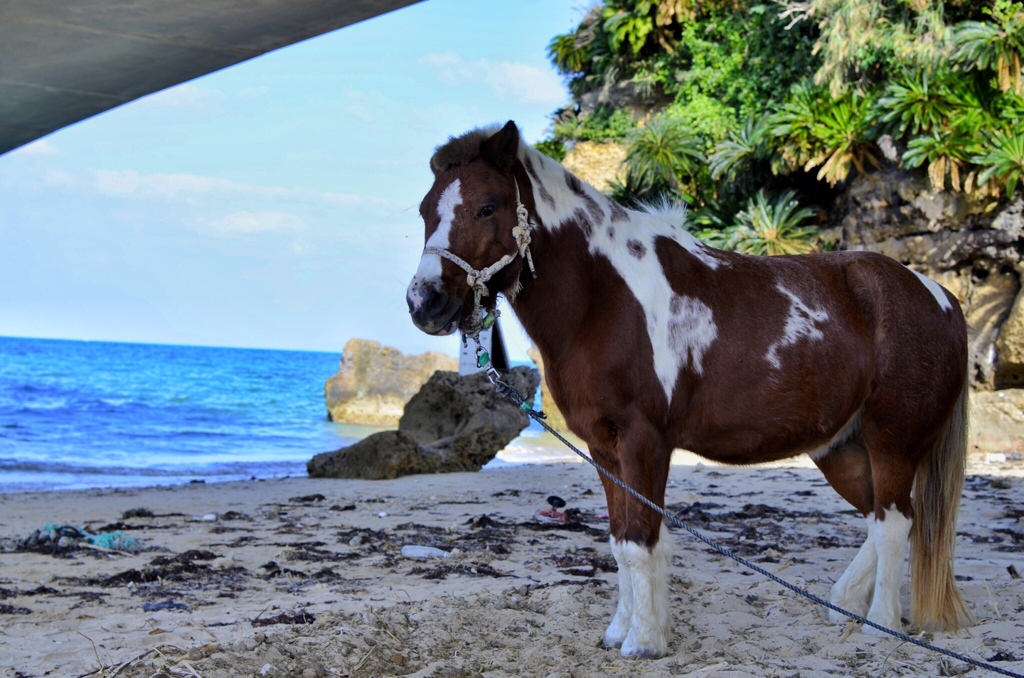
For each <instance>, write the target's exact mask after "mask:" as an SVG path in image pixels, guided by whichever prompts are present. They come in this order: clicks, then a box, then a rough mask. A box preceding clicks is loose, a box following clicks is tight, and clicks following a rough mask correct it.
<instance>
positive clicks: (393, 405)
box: [324, 339, 459, 426]
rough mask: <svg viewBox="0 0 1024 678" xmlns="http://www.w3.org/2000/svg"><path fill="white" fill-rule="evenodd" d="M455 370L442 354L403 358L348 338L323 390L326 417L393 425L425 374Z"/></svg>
mask: <svg viewBox="0 0 1024 678" xmlns="http://www.w3.org/2000/svg"><path fill="white" fill-rule="evenodd" d="M458 368H459V362H458V361H457V360H456V359H455V358H453V357H451V356H448V355H445V354H443V353H437V352H435V351H431V352H429V353H421V354H419V355H408V356H407V355H404V354H403V353H402V352H401V351H399V350H398V349H395V348H391V347H390V346H381V345H380V344H379V343H378V342H376V341H367V340H365V339H351V340H349V342H348V343H347V344H345V349H344V351H343V353H342V356H341V366H340V368H339V370H338V373H337V374H336V375H334V376H333V377H331V378H330V379H328V380H327V384H326V385H325V386H324V398H325V399H326V401H327V413H328V416H329V417H330V419H331V421H335V422H338V423H342V424H366V425H368V426H394V425H396V424H397V423H398V420H399V418H401V416H402V410H403V408H404V407H405V404H406V403H407V402H409V399H410V398H412V397H413V396H414V395H416V392H417V391H419V390H420V387H421V386H423V384H425V383H426V382H427V380H428V379H430V375H432V374H433V373H434V372H436V371H438V370H457V369H458Z"/></svg>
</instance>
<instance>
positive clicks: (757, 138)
mask: <svg viewBox="0 0 1024 678" xmlns="http://www.w3.org/2000/svg"><path fill="white" fill-rule="evenodd" d="M769 138H770V135H769V130H768V119H767V118H761V119H760V120H757V121H756V122H755V120H754V119H753V118H748V119H747V122H746V124H745V125H744V126H743V127H742V128H740V129H739V130H738V131H733V132H730V133H729V138H728V139H725V140H723V141H720V142H718V143H717V144H716V145H715V152H714V153H712V154H711V157H710V158H708V169H709V170H710V171H711V178H712V179H719V178H721V177H723V176H726V177H728V178H729V179H732V180H734V181H735V180H736V177H737V176H738V175H739V174H740V173H741V172H742V171H743V170H746V169H749V168H750V166H751V165H753V164H754V163H756V162H758V161H759V160H765V159H767V157H768V155H769V154H770V153H771V147H770V145H769V143H768V141H769Z"/></svg>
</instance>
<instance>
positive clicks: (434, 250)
mask: <svg viewBox="0 0 1024 678" xmlns="http://www.w3.org/2000/svg"><path fill="white" fill-rule="evenodd" d="M515 184H516V225H515V227H513V229H512V237H514V238H515V239H516V244H517V245H518V246H519V251H518V252H516V253H515V254H506V255H505V256H503V257H502V258H501V259H498V260H497V261H496V262H494V263H493V264H491V265H490V266H488V267H487V268H485V269H483V270H480V271H478V270H476V269H475V268H473V267H472V266H470V265H469V264H468V263H467V262H466V260H465V259H463V258H462V257H460V256H459V255H457V254H454V253H452V252H451V251H449V250H446V249H443V248H441V247H426V248H424V249H423V253H424V254H436V255H438V256H439V257H444V258H445V259H447V260H448V261H450V262H452V263H453V264H455V265H456V266H458V267H459V268H461V269H462V270H464V271H465V272H466V283H467V284H468V285H469V286H470V287H471V288H473V312H472V315H471V316H470V322H469V325H468V327H467V329H466V330H464V331H463V337H466V336H468V337H470V338H472V339H473V340H474V341H476V342H477V346H478V347H479V345H480V341H479V336H480V332H482V331H483V330H486V329H490V328H491V327H492V326H493V325H494V322H495V321H496V320H497V319H498V315H499V313H498V310H497V309H494V311H492V312H489V313H485V312H484V308H483V306H481V305H480V300H481V299H483V297H486V296H488V295H490V290H488V289H487V281H488V280H490V279H491V278H493V277H494V276H495V275H496V274H497V273H498V272H499V271H501V270H502V269H503V268H505V267H506V266H508V265H509V264H511V263H512V261H513V260H515V258H516V257H517V256H521V257H523V258H524V259H526V263H527V264H528V265H529V266H530V273H532V274H533V277H534V278H536V277H537V271H536V269H534V267H533V255H532V254H530V229H532V228H534V225H533V224H531V223H530V214H529V212H527V211H526V207H525V206H524V205H523V203H522V202H521V201H520V199H519V182H515ZM484 355H486V354H484ZM481 367H483V366H482V365H481Z"/></svg>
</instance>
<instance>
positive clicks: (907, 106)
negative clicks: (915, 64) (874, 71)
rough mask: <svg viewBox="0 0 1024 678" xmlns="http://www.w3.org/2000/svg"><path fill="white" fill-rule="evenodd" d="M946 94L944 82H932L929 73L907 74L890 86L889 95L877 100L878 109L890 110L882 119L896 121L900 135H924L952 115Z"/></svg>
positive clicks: (937, 127) (951, 107)
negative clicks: (907, 133) (908, 133)
mask: <svg viewBox="0 0 1024 678" xmlns="http://www.w3.org/2000/svg"><path fill="white" fill-rule="evenodd" d="M945 94H946V93H945V91H944V87H942V83H935V82H933V81H932V76H931V73H930V72H929V71H927V70H922V71H918V72H916V73H911V72H909V71H904V72H903V74H902V75H901V76H900V77H899V79H897V80H894V81H892V82H890V83H889V86H888V87H886V95H885V96H884V97H882V98H881V99H879V100H878V108H879V109H881V110H884V111H888V112H887V113H885V114H884V115H882V118H881V120H882V122H894V121H896V127H897V130H898V132H899V134H900V136H902V135H903V134H905V133H906V132H908V131H909V132H910V133H911V134H922V133H927V132H931V131H932V130H937V129H939V127H940V126H941V125H942V124H943V122H945V121H946V120H947V119H948V118H949V116H950V114H951V113H952V112H953V104H952V103H951V102H950V101H949V99H948V98H947V97H946V95H945Z"/></svg>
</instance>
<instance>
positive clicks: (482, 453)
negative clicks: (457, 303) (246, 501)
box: [306, 367, 540, 479]
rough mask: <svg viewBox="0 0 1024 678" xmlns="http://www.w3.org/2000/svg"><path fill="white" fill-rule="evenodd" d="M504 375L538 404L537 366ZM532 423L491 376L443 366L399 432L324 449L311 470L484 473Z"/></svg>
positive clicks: (331, 473)
mask: <svg viewBox="0 0 1024 678" xmlns="http://www.w3.org/2000/svg"><path fill="white" fill-rule="evenodd" d="M504 378H506V379H507V380H508V382H509V383H510V384H511V385H512V386H514V387H515V388H516V390H518V391H519V392H520V393H522V394H523V395H527V394H528V395H529V400H530V402H533V394H534V393H535V392H536V390H537V385H538V384H539V382H540V377H539V376H538V374H537V372H536V371H534V370H532V369H530V368H528V367H515V368H513V369H512V370H510V371H509V372H507V373H504ZM529 423H530V420H529V417H527V416H526V414H524V413H523V412H522V411H520V410H519V408H517V407H516V406H515V405H513V404H512V403H511V402H509V401H508V400H506V399H504V398H502V397H501V396H499V395H497V394H496V393H495V392H494V387H493V386H491V383H490V382H489V381H488V380H487V375H486V374H483V373H477V374H471V375H467V376H464V377H460V376H459V375H458V374H457V373H454V372H441V371H439V372H436V373H434V375H433V376H432V377H431V378H430V380H429V381H428V382H427V383H426V384H424V386H423V388H422V389H420V391H419V392H418V393H417V394H416V395H415V396H413V398H412V399H411V400H409V402H408V404H407V405H406V406H405V413H404V414H403V415H402V418H401V420H400V421H399V424H398V430H397V431H384V432H382V433H377V434H374V435H371V436H369V437H367V438H365V439H364V440H361V441H359V442H358V443H355V444H354V445H351V446H349V447H344V448H342V449H340V450H337V451H335V452H325V453H323V454H318V455H316V456H315V457H313V459H312V460H310V462H309V463H308V464H307V465H306V468H307V471H308V472H309V475H310V476H311V477H314V478H363V479H383V478H397V477H398V476H404V475H410V474H414V473H452V472H455V471H478V470H480V468H481V467H482V466H483V465H484V464H486V463H487V462H489V461H490V460H491V459H493V458H494V455H496V454H497V453H498V452H499V451H501V449H502V448H504V447H505V446H506V445H508V444H509V443H510V442H512V440H513V439H514V438H515V437H516V436H518V435H519V433H520V432H521V431H522V430H523V429H524V428H526V426H527V425H528V424H529Z"/></svg>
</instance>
